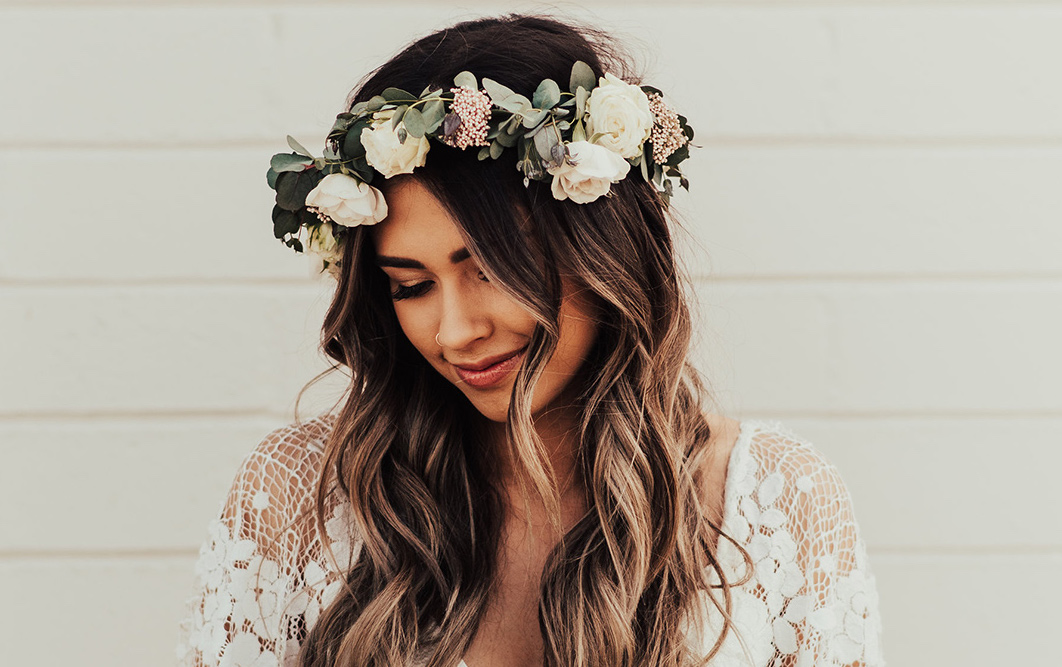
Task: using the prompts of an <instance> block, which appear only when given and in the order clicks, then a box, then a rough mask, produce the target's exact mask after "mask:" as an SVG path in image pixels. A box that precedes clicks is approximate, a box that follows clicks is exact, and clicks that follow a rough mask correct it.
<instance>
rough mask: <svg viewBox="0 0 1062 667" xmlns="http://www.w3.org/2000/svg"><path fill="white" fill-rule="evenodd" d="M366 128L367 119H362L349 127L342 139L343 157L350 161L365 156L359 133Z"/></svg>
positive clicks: (367, 124) (367, 125)
mask: <svg viewBox="0 0 1062 667" xmlns="http://www.w3.org/2000/svg"><path fill="white" fill-rule="evenodd" d="M368 127H369V119H368V118H363V119H361V120H359V121H358V122H357V123H354V124H353V125H351V126H350V129H349V130H347V134H346V136H344V137H343V147H342V153H343V157H345V158H347V159H348V160H352V159H355V158H359V157H361V156H363V155H365V147H364V146H362V145H361V132H362V130H364V129H366V128H368Z"/></svg>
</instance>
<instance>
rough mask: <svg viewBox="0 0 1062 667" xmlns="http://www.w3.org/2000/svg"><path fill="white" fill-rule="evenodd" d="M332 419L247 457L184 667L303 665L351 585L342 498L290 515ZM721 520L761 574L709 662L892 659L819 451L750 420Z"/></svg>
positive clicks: (185, 638)
mask: <svg viewBox="0 0 1062 667" xmlns="http://www.w3.org/2000/svg"><path fill="white" fill-rule="evenodd" d="M331 423H332V422H331V417H318V418H315V419H312V420H309V421H306V422H304V423H303V424H302V426H301V427H295V426H294V425H289V426H287V427H285V428H281V429H278V430H276V431H274V432H273V433H271V434H270V435H269V436H268V437H267V438H266V439H265V440H263V441H262V443H261V444H260V445H259V446H258V447H257V448H256V449H255V450H254V451H253V452H251V453H250V454H249V455H248V456H247V458H246V459H245V460H244V462H243V464H242V466H241V467H240V470H239V473H238V475H237V477H236V480H235V482H234V484H233V487H232V490H231V492H230V494H229V496H228V498H227V499H226V501H225V503H224V505H223V507H222V509H221V512H220V514H219V516H218V518H217V519H216V520H214V521H213V522H211V524H210V528H209V536H208V538H207V540H206V542H205V543H204V544H203V547H202V549H201V550H200V555H199V560H198V563H197V565H196V572H195V574H196V594H195V596H194V597H193V598H192V599H190V600H189V601H188V608H187V617H186V619H185V620H184V622H183V623H182V624H181V627H180V638H179V643H178V656H179V664H180V665H184V666H192V665H195V666H200V665H203V666H208V665H209V666H214V665H218V666H222V667H280V666H284V667H289V666H292V665H295V663H296V656H297V655H298V651H299V647H300V643H299V642H300V641H301V639H302V638H303V637H304V636H305V633H306V629H307V628H308V627H312V626H313V624H314V623H315V622H316V620H317V618H318V616H319V615H320V613H321V611H322V610H323V609H325V608H326V607H327V606H328V604H329V603H330V602H331V601H332V600H333V599H334V598H335V596H336V595H337V594H338V591H339V589H340V586H342V584H341V582H340V581H339V579H338V571H339V570H338V569H337V567H336V566H335V565H333V564H332V563H331V561H330V560H329V558H328V556H327V555H326V553H325V550H324V549H323V546H322V545H323V543H324V540H328V542H329V543H330V544H331V546H332V549H333V551H334V552H335V554H336V557H337V559H338V563H339V564H340V565H342V564H349V563H350V562H352V560H353V559H354V558H356V557H357V551H358V545H357V544H353V545H352V544H351V543H350V540H349V538H347V535H348V530H349V528H348V526H349V513H348V512H347V507H346V506H345V505H344V504H343V503H342V502H337V503H336V504H335V505H334V506H332V507H330V508H329V515H330V517H331V518H330V520H329V521H328V522H327V523H326V533H327V535H324V536H322V535H320V534H319V533H318V531H317V529H316V527H315V525H314V524H315V522H314V521H312V520H306V521H296V522H293V521H292V519H293V518H294V517H296V516H297V515H298V514H299V513H300V512H308V511H312V506H313V498H312V495H313V494H312V481H313V479H314V476H315V474H316V472H317V466H318V463H319V461H320V458H321V454H322V446H323V443H324V440H325V437H326V436H327V433H328V430H329V428H330V427H331ZM723 528H724V530H725V531H726V532H727V534H729V535H730V536H731V537H733V538H734V539H735V540H737V541H738V542H740V543H741V544H742V545H743V546H744V548H745V549H746V550H747V551H748V552H749V554H750V555H751V556H752V558H753V560H754V561H755V576H754V578H753V579H751V580H750V581H749V582H748V583H747V584H745V585H744V586H742V587H740V588H736V589H734V590H733V600H734V609H733V614H732V616H733V618H734V621H735V623H736V627H737V630H738V634H739V635H740V638H739V637H738V636H737V635H735V634H734V633H733V632H731V633H730V634H729V635H728V639H727V641H726V642H725V644H724V645H723V649H722V652H721V653H720V654H718V655H717V656H716V657H715V658H714V659H713V660H712V663H711V664H713V665H721V666H724V667H731V666H733V667H738V666H741V667H745V666H752V667H762V666H765V665H777V666H783V665H784V666H787V667H788V666H791V665H792V666H796V667H805V666H808V667H810V666H811V665H816V666H822V665H831V666H833V665H837V666H840V665H844V666H866V667H872V666H877V665H884V664H885V662H884V658H883V657H882V648H881V618H880V615H879V611H878V595H877V588H876V585H875V580H874V576H873V574H872V573H871V570H870V567H869V564H868V562H867V556H866V548H865V546H864V543H863V540H862V537H861V536H860V532H859V527H858V525H857V523H856V520H855V516H854V514H853V511H852V502H851V498H850V496H849V494H848V491H847V489H846V488H845V485H844V483H843V481H842V480H841V477H840V475H839V474H838V471H837V469H836V468H835V467H834V466H833V465H831V464H830V463H829V461H827V460H826V459H825V458H824V457H823V456H822V454H821V453H819V452H818V450H816V449H815V448H814V447H813V446H811V445H810V444H808V443H807V442H805V441H802V440H801V439H800V438H798V437H796V436H795V435H793V434H792V433H790V432H788V431H787V430H786V429H785V428H784V427H782V426H781V425H780V424H777V423H773V422H771V423H768V422H762V421H753V420H746V421H743V422H741V431H740V435H739V437H738V440H737V444H736V445H735V446H734V450H733V452H732V453H731V455H730V461H729V468H728V470H727V479H726V491H725V505H724V518H723ZM270 545H272V549H270V548H269V547H270ZM718 557H719V560H720V562H721V563H722V564H723V566H724V567H725V568H726V569H725V571H726V572H727V578H728V580H729V581H737V580H740V578H741V576H742V575H743V573H744V561H743V560H742V558H741V555H740V554H739V553H738V551H737V549H736V548H735V547H734V545H733V544H731V543H730V542H728V541H726V540H721V541H720V547H719V554H718ZM707 608H708V609H710V610H712V611H713V614H710V615H709V620H710V621H711V622H709V623H708V624H707V626H708V627H704V628H692V629H690V632H689V641H690V642H691V643H692V644H693V645H694V646H701V647H703V650H704V653H705V654H706V653H707V651H708V649H710V648H711V647H712V645H713V643H714V642H715V640H716V639H717V638H718V632H719V628H721V627H722V623H721V618H720V617H719V615H718V612H715V611H714V609H713V608H712V607H711V606H710V605H708V607H707ZM742 640H743V642H742ZM742 643H744V646H742ZM457 667H468V666H467V665H464V663H463V662H462V663H460V664H459V665H458V666H457ZM474 667H490V666H489V665H475V666H474Z"/></svg>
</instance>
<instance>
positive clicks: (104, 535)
mask: <svg viewBox="0 0 1062 667" xmlns="http://www.w3.org/2000/svg"><path fill="white" fill-rule="evenodd" d="M304 417H306V416H305V415H304ZM287 421H288V420H284V419H279V418H272V419H267V418H264V417H262V418H230V419H205V418H198V419H192V418H189V419H165V418H154V419H136V420H124V421H114V420H71V421H62V422H55V423H48V422H39V421H24V422H23V421H15V422H4V421H0V452H2V453H3V457H4V461H5V462H6V464H5V465H4V466H3V468H2V469H0V525H2V526H4V531H3V533H2V534H0V552H3V551H8V550H10V551H15V552H18V551H30V552H41V551H45V550H55V551H64V550H65V551H101V552H106V551H108V550H123V551H152V550H155V551H157V550H171V551H172V550H186V551H194V550H195V549H196V548H198V546H199V544H200V543H201V542H202V541H203V539H204V538H205V537H206V527H207V524H208V522H209V521H210V520H211V519H212V518H213V517H214V516H215V515H216V514H217V511H218V508H219V507H220V505H221V503H222V501H223V500H224V499H225V496H226V494H227V493H228V490H229V487H230V485H231V484H232V480H233V479H234V477H235V475H236V470H237V468H238V467H239V465H240V462H241V461H242V460H243V458H244V456H246V455H247V454H248V453H249V452H250V451H251V450H252V449H254V447H255V446H256V445H257V444H258V443H259V442H261V441H262V439H264V438H265V436H266V435H267V434H268V433H269V432H270V431H272V430H273V429H275V428H277V427H278V426H282V425H283V424H284V423H287ZM45 481H46V482H47V483H45ZM57 489H62V493H57V492H56V490H57ZM26 508H32V512H27V511H26Z"/></svg>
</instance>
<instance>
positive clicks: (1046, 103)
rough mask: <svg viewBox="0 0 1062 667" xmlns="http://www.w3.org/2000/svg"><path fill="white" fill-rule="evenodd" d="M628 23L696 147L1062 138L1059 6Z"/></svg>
mask: <svg viewBox="0 0 1062 667" xmlns="http://www.w3.org/2000/svg"><path fill="white" fill-rule="evenodd" d="M623 20H627V21H632V22H634V23H637V24H638V25H639V26H640V31H639V32H640V34H639V36H640V37H642V38H643V39H644V41H645V42H646V43H647V44H648V45H651V46H650V47H649V48H652V50H653V53H657V52H658V53H659V54H660V55H659V57H658V60H657V62H658V66H657V67H656V68H654V69H655V70H657V71H659V72H661V76H660V81H661V84H660V85H662V86H664V90H671V89H674V91H675V92H674V97H675V98H676V99H679V100H681V101H682V102H683V104H682V105H681V108H682V109H684V110H688V113H689V117H690V121H691V123H692V124H693V125H694V126H695V127H696V128H697V130H698V132H699V136H701V138H704V137H705V136H709V137H713V138H723V137H749V136H755V137H761V138H769V137H780V136H784V137H790V138H792V137H849V138H850V137H879V138H886V137H887V138H896V139H908V140H926V139H934V140H936V139H949V140H958V139H975V138H978V137H991V138H996V139H998V138H1010V139H1022V138H1031V137H1036V138H1040V137H1053V138H1056V139H1057V138H1058V137H1059V136H1060V135H1062V81H1060V80H1059V79H1058V77H1057V76H1054V71H1055V63H1057V62H1059V61H1062V40H1059V39H1058V35H1059V34H1060V33H1062V8H1060V7H1058V6H1057V5H1056V6H1042V5H1041V6H1035V5H1031V6H1023V7H1013V6H1008V7H1000V6H979V7H976V8H971V7H962V8H954V7H918V8H909V7H908V8H904V7H883V6H873V7H871V6H867V7H858V8H856V7H830V6H804V7H800V6H796V7H787V8H782V7H775V8H772V9H771V10H769V11H764V10H763V9H762V8H758V7H686V8H682V9H677V10H675V11H672V12H668V13H667V14H661V13H659V12H657V11H656V10H655V8H650V7H644V6H643V7H639V8H638V9H636V10H632V11H631V15H630V16H629V17H623V18H622V19H619V21H621V22H622V21H623ZM639 20H640V23H638V21H639ZM660 45H666V48H660ZM693 63H696V65H692V64H693Z"/></svg>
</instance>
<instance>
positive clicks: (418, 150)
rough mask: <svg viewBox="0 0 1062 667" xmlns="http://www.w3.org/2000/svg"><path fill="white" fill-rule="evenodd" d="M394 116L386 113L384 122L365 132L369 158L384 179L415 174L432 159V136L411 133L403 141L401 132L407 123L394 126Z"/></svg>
mask: <svg viewBox="0 0 1062 667" xmlns="http://www.w3.org/2000/svg"><path fill="white" fill-rule="evenodd" d="M390 115H391V114H385V115H383V117H382V118H381V122H378V123H376V124H375V125H374V126H373V127H371V128H368V127H367V128H365V129H364V130H362V131H361V145H362V146H364V147H365V160H366V161H368V163H369V164H370V165H372V166H373V168H374V169H376V171H378V172H380V173H381V174H383V175H384V178H391V177H392V176H395V175H397V174H411V173H413V170H414V169H415V168H417V167H423V166H424V161H425V160H426V159H427V158H428V138H427V137H420V138H419V139H418V138H416V137H412V136H409V135H407V136H406V143H404V144H403V143H400V142H399V141H398V131H399V130H401V129H404V127H405V124H404V123H399V124H398V127H396V128H394V129H391V120H390ZM374 118H375V116H374Z"/></svg>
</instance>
